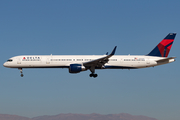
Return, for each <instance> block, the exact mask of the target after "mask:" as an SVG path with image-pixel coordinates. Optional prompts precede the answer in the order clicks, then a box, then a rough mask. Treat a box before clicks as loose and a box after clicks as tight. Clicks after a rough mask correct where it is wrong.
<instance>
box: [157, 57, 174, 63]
mask: <svg viewBox="0 0 180 120" xmlns="http://www.w3.org/2000/svg"><path fill="white" fill-rule="evenodd" d="M174 58H176V57H169V58H165V59H161V60H157V61H156V62H157V63H162V62H171V61H170V60H172V62H173V61H175V59H174Z"/></svg>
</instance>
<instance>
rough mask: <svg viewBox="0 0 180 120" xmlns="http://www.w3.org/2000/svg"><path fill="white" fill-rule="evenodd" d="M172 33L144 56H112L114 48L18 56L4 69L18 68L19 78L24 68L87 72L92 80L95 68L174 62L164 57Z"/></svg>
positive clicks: (129, 67)
mask: <svg viewBox="0 0 180 120" xmlns="http://www.w3.org/2000/svg"><path fill="white" fill-rule="evenodd" d="M175 36H176V33H169V34H168V35H167V36H166V37H165V38H164V39H163V40H162V41H161V42H160V43H159V44H158V45H157V46H156V47H155V48H154V49H153V50H152V51H151V52H150V53H149V54H147V55H114V54H115V51H116V48H117V46H115V47H114V49H113V50H112V52H111V53H110V54H109V55H108V53H106V55H52V54H51V55H21V56H15V57H12V58H10V59H8V60H7V62H5V63H4V64H3V66H4V67H8V68H18V69H19V70H20V73H21V77H23V76H24V75H23V71H22V69H24V68H68V69H69V73H80V72H82V71H86V70H90V72H91V74H89V76H90V77H94V78H96V77H97V76H98V75H97V74H95V69H138V68H147V67H154V66H158V65H163V64H167V63H171V62H174V61H175V58H176V57H168V54H169V52H170V49H171V46H172V44H173V42H174V38H175Z"/></svg>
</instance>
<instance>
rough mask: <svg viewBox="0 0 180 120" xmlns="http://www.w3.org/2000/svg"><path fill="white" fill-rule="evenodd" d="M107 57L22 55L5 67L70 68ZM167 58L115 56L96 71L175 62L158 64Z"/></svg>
mask: <svg viewBox="0 0 180 120" xmlns="http://www.w3.org/2000/svg"><path fill="white" fill-rule="evenodd" d="M103 56H105V55H24V56H23V55H22V56H15V57H12V58H10V59H9V61H7V62H5V63H4V64H3V65H4V66H5V67H9V68H69V66H70V64H82V65H83V63H85V62H88V61H92V60H95V59H98V58H101V57H103ZM161 59H166V57H155V56H145V55H142V56H140V55H139V56H138V55H133V56H131V55H128V56H127V55H114V56H112V57H111V58H109V61H108V62H107V63H106V64H104V66H103V67H100V68H99V67H96V69H136V68H146V67H153V66H157V65H162V64H167V63H170V62H174V61H175V60H174V59H168V60H166V61H163V62H157V61H159V60H161Z"/></svg>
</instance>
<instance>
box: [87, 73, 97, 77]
mask: <svg viewBox="0 0 180 120" xmlns="http://www.w3.org/2000/svg"><path fill="white" fill-rule="evenodd" d="M97 76H98V75H97V74H92V73H91V74H89V77H94V78H96V77H97Z"/></svg>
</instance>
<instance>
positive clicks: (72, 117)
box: [0, 113, 157, 120]
mask: <svg viewBox="0 0 180 120" xmlns="http://www.w3.org/2000/svg"><path fill="white" fill-rule="evenodd" d="M0 120H157V119H156V118H152V117H147V116H143V115H131V114H128V113H119V114H107V115H102V114H97V113H92V114H73V113H60V114H58V115H43V116H37V117H33V118H28V117H23V116H18V115H9V114H0Z"/></svg>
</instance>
